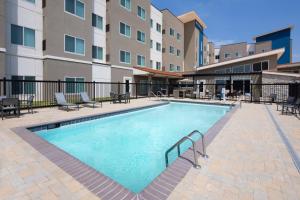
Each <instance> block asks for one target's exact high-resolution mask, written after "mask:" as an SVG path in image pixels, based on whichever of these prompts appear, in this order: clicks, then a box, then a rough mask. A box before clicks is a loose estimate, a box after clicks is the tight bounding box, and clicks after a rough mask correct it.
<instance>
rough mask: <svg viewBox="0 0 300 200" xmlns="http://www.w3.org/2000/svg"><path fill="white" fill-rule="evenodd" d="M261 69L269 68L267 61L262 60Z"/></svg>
mask: <svg viewBox="0 0 300 200" xmlns="http://www.w3.org/2000/svg"><path fill="white" fill-rule="evenodd" d="M261 69H262V70H269V62H268V61H263V62H262V63H261Z"/></svg>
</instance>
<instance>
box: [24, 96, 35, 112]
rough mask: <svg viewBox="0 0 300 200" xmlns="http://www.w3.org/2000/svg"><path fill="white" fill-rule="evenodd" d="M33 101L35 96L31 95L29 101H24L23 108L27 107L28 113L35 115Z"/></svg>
mask: <svg viewBox="0 0 300 200" xmlns="http://www.w3.org/2000/svg"><path fill="white" fill-rule="evenodd" d="M33 99H34V95H31V96H30V97H29V98H28V99H27V100H23V101H22V106H25V107H26V108H27V110H28V113H31V114H33Z"/></svg>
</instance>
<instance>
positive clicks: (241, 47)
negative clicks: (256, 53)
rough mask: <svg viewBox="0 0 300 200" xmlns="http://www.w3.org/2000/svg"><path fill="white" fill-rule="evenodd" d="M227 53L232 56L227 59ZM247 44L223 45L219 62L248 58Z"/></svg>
mask: <svg viewBox="0 0 300 200" xmlns="http://www.w3.org/2000/svg"><path fill="white" fill-rule="evenodd" d="M225 53H229V54H230V55H231V56H230V57H228V58H225ZM237 53H238V54H239V55H236V54H237ZM247 55H248V53H247V43H246V42H243V43H237V44H229V45H223V46H221V48H220V60H219V62H224V61H227V60H232V59H236V58H239V57H244V56H247Z"/></svg>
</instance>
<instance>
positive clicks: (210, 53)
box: [208, 42, 215, 64]
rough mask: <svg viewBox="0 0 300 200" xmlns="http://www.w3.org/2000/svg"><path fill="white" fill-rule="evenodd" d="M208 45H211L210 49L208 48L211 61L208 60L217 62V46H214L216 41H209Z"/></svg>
mask: <svg viewBox="0 0 300 200" xmlns="http://www.w3.org/2000/svg"><path fill="white" fill-rule="evenodd" d="M208 46H209V50H208V56H209V61H208V64H213V63H215V47H214V43H212V42H209V43H208Z"/></svg>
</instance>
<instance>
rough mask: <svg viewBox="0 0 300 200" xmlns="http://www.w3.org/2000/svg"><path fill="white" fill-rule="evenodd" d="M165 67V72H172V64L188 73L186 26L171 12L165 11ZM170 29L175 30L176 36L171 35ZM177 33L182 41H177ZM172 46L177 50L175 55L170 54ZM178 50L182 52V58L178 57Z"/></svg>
mask: <svg viewBox="0 0 300 200" xmlns="http://www.w3.org/2000/svg"><path fill="white" fill-rule="evenodd" d="M162 13H163V31H164V32H165V34H163V45H162V46H163V49H164V51H163V67H164V69H165V71H170V64H173V65H174V67H175V68H176V67H177V66H180V71H186V69H185V68H184V66H185V65H184V53H185V52H184V37H185V35H184V24H183V23H182V22H181V21H180V20H179V19H178V18H177V17H176V16H174V15H173V14H172V13H171V12H170V11H169V10H163V11H162ZM170 28H173V29H174V30H175V36H171V35H170ZM177 33H179V34H180V35H181V39H180V40H177V37H176V35H177ZM170 46H173V47H174V48H175V54H170V52H169V50H170ZM177 49H179V50H180V51H181V53H180V56H177V55H176V52H177Z"/></svg>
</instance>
